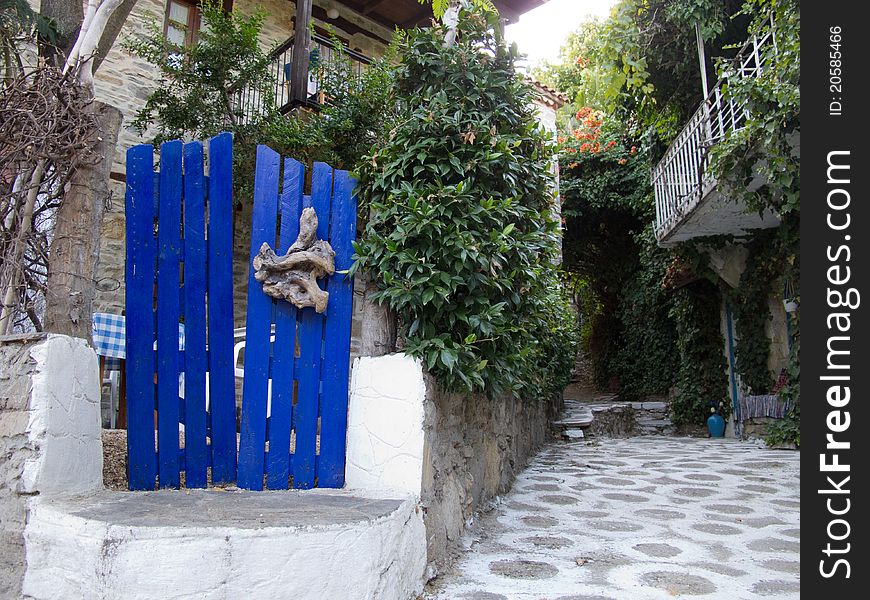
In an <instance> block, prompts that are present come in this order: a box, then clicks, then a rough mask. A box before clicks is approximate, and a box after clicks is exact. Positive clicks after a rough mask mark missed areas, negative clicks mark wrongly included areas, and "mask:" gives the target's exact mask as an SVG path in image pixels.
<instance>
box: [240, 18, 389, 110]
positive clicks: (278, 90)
mask: <svg viewBox="0 0 870 600" xmlns="http://www.w3.org/2000/svg"><path fill="white" fill-rule="evenodd" d="M294 40H295V38H294V37H293V36H291V37H290V38H289V39H287V40H286V41H285V42H284V43H282V44H281V45H280V46H278V47H277V48H275V49H274V50H273V51H272V52H270V53H269V59H270V62H269V75H270V77H271V79H272V80H273V81H274V82H275V85H274V90H275V92H274V98H273V100H274V103H275V104H274V105H275V106H277V107H278V108H279V109H280V111H281V112H282V113H286V112H287V111H288V110H290V108H291V107H292V106H293V100H294V99H293V97H292V88H291V85H290V78H291V76H290V74H291V70H292V64H293V45H294ZM339 54H341V55H343V56H344V57H345V60H348V61H349V63H350V76H351V77H355V78H359V77H361V76H362V75H363V73H365V72H366V70H367V69H368V67H369V65H370V64H371V62H372V59H371V58H369V57H368V56H365V55H364V54H360V53H359V52H356V51H354V50H351V49H349V48H342V49H341V50H340V52H339V50H337V49H336V46H335V43H334V42H333V40H331V39H329V38H327V37H324V36H322V35H319V34H316V33H315V34H313V35H312V36H311V56H310V61H311V66H310V68H309V73H308V85H307V87H306V90H307V94H306V98H305V100H304V103H306V104H309V105H315V106H316V105H321V104H324V103H325V102H327V101H328V100H329V99H328V98H325V97H324V94H323V91H322V90H323V77H324V74H323V71H324V69H321V68H320V67H321V66H323V67H327V69H328V67H329V65H331V64H332V63H334V62H335V61H336V60H338V56H339ZM233 101H234V105H235V107H236V112H237V114H239V115H240V120H241V121H242V122H243V123H245V122H250V121H251V120H253V119H254V118H256V117H258V116H261V115H263V114H264V110H265V106H266V103H265V98H263V97H262V92H261V91H260V90H258V89H256V88H251V87H246V88H242V89H241V90H237V91H236V92H234V97H233Z"/></svg>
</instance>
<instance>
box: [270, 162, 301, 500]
mask: <svg viewBox="0 0 870 600" xmlns="http://www.w3.org/2000/svg"><path fill="white" fill-rule="evenodd" d="M304 183H305V167H304V166H303V165H302V163H300V162H299V161H297V160H293V159H292V158H288V159H285V160H284V184H283V187H282V192H281V204H280V211H281V228H280V232H279V236H278V237H279V240H280V243H279V246H278V250H277V252H278V253H279V254H283V253H284V252H286V251H287V248H289V247H290V245H291V244H292V243H293V242H294V241H296V237H297V236H298V235H299V215H300V212H301V210H302V191H303V189H302V188H303V185H304ZM295 349H296V307H295V306H293V305H292V304H290V303H289V302H277V303H276V306H275V344H274V347H273V352H272V354H273V357H272V416H271V417H270V419H269V420H270V423H269V436H268V438H269V452H268V454H267V458H266V474H267V478H266V483H267V485H268V487H269V489H271V490H286V489H287V487H288V479H289V477H290V422H291V417H292V413H293V379H294V369H293V367H294V361H295V356H294V355H295Z"/></svg>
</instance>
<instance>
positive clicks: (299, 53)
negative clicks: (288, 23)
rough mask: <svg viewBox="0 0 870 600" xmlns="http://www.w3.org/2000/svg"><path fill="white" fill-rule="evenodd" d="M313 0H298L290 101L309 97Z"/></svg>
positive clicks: (303, 100)
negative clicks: (309, 59)
mask: <svg viewBox="0 0 870 600" xmlns="http://www.w3.org/2000/svg"><path fill="white" fill-rule="evenodd" d="M311 8H312V0H296V31H295V32H294V41H293V62H292V65H291V71H290V74H291V77H290V101H291V102H305V100H306V98H307V97H308V58H309V53H310V51H311V33H310V32H309V30H308V26H309V24H310V23H311Z"/></svg>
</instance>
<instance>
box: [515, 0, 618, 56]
mask: <svg viewBox="0 0 870 600" xmlns="http://www.w3.org/2000/svg"><path fill="white" fill-rule="evenodd" d="M614 4H616V0H549V2H547V3H546V4H544V5H543V6H539V7H538V8H536V9H534V10H530V11H529V12H527V13H526V14H524V15H523V16H522V17H520V20H519V22H518V23H514V24H512V25H508V26H507V28H506V30H505V34H506V36H507V38H508V40H509V41H511V42H516V43H517V46H518V47H519V49H520V52H522V53H523V54H526V55H528V61H529V66H530V67H531V66H534V65H536V64H537V63H539V62H540V61H542V60H548V61H549V62H551V63H552V62H557V61H558V59H559V48H560V47H561V46H562V44H563V42H564V41H565V38H567V37H568V34H569V33H571V32H572V31H574V30H575V29H577V26H578V25H580V23H582V22H583V21H586V20H587V19H586V17H587V16H589V15H594V16H597V17H599V18H604V17H606V16H608V15H609V14H610V9H611V8H612V7H613V5H614Z"/></svg>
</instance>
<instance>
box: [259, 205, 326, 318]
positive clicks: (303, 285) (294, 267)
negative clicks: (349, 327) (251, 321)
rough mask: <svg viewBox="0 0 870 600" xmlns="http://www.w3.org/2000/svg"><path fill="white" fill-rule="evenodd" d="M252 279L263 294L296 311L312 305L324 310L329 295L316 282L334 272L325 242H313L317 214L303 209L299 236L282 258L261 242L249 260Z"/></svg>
mask: <svg viewBox="0 0 870 600" xmlns="http://www.w3.org/2000/svg"><path fill="white" fill-rule="evenodd" d="M253 266H254V279H256V280H257V281H259V282H260V283H262V284H263V292H264V293H266V295H268V296H271V297H272V298H276V299H278V300H287V301H288V302H290V303H291V304H293V305H294V306H295V307H296V308H305V307H307V306H313V307H314V310H315V311H316V312H318V313H323V312H325V311H326V306H327V304H328V302H329V294H328V293H327V292H325V291H323V290H322V289H320V286H318V285H317V280H318V279H319V278H321V277H325V276H327V275H332V274H333V273H335V251H333V249H332V246H330V245H329V242H326V241H324V240H318V239H317V214H316V213H315V212H314V209H313V208H306V209H305V210H303V211H302V216H301V217H300V218H299V236H298V237H297V238H296V241H295V242H294V243H293V245H292V246H290V248H289V249H288V250H287V253H286V254H285V255H284V256H278V255H277V254H275V251H274V250H272V248H271V247H270V246H269V244H268V242H264V243H263V245H262V246H260V251H259V252H258V253H257V256H255V257H254V260H253Z"/></svg>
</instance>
